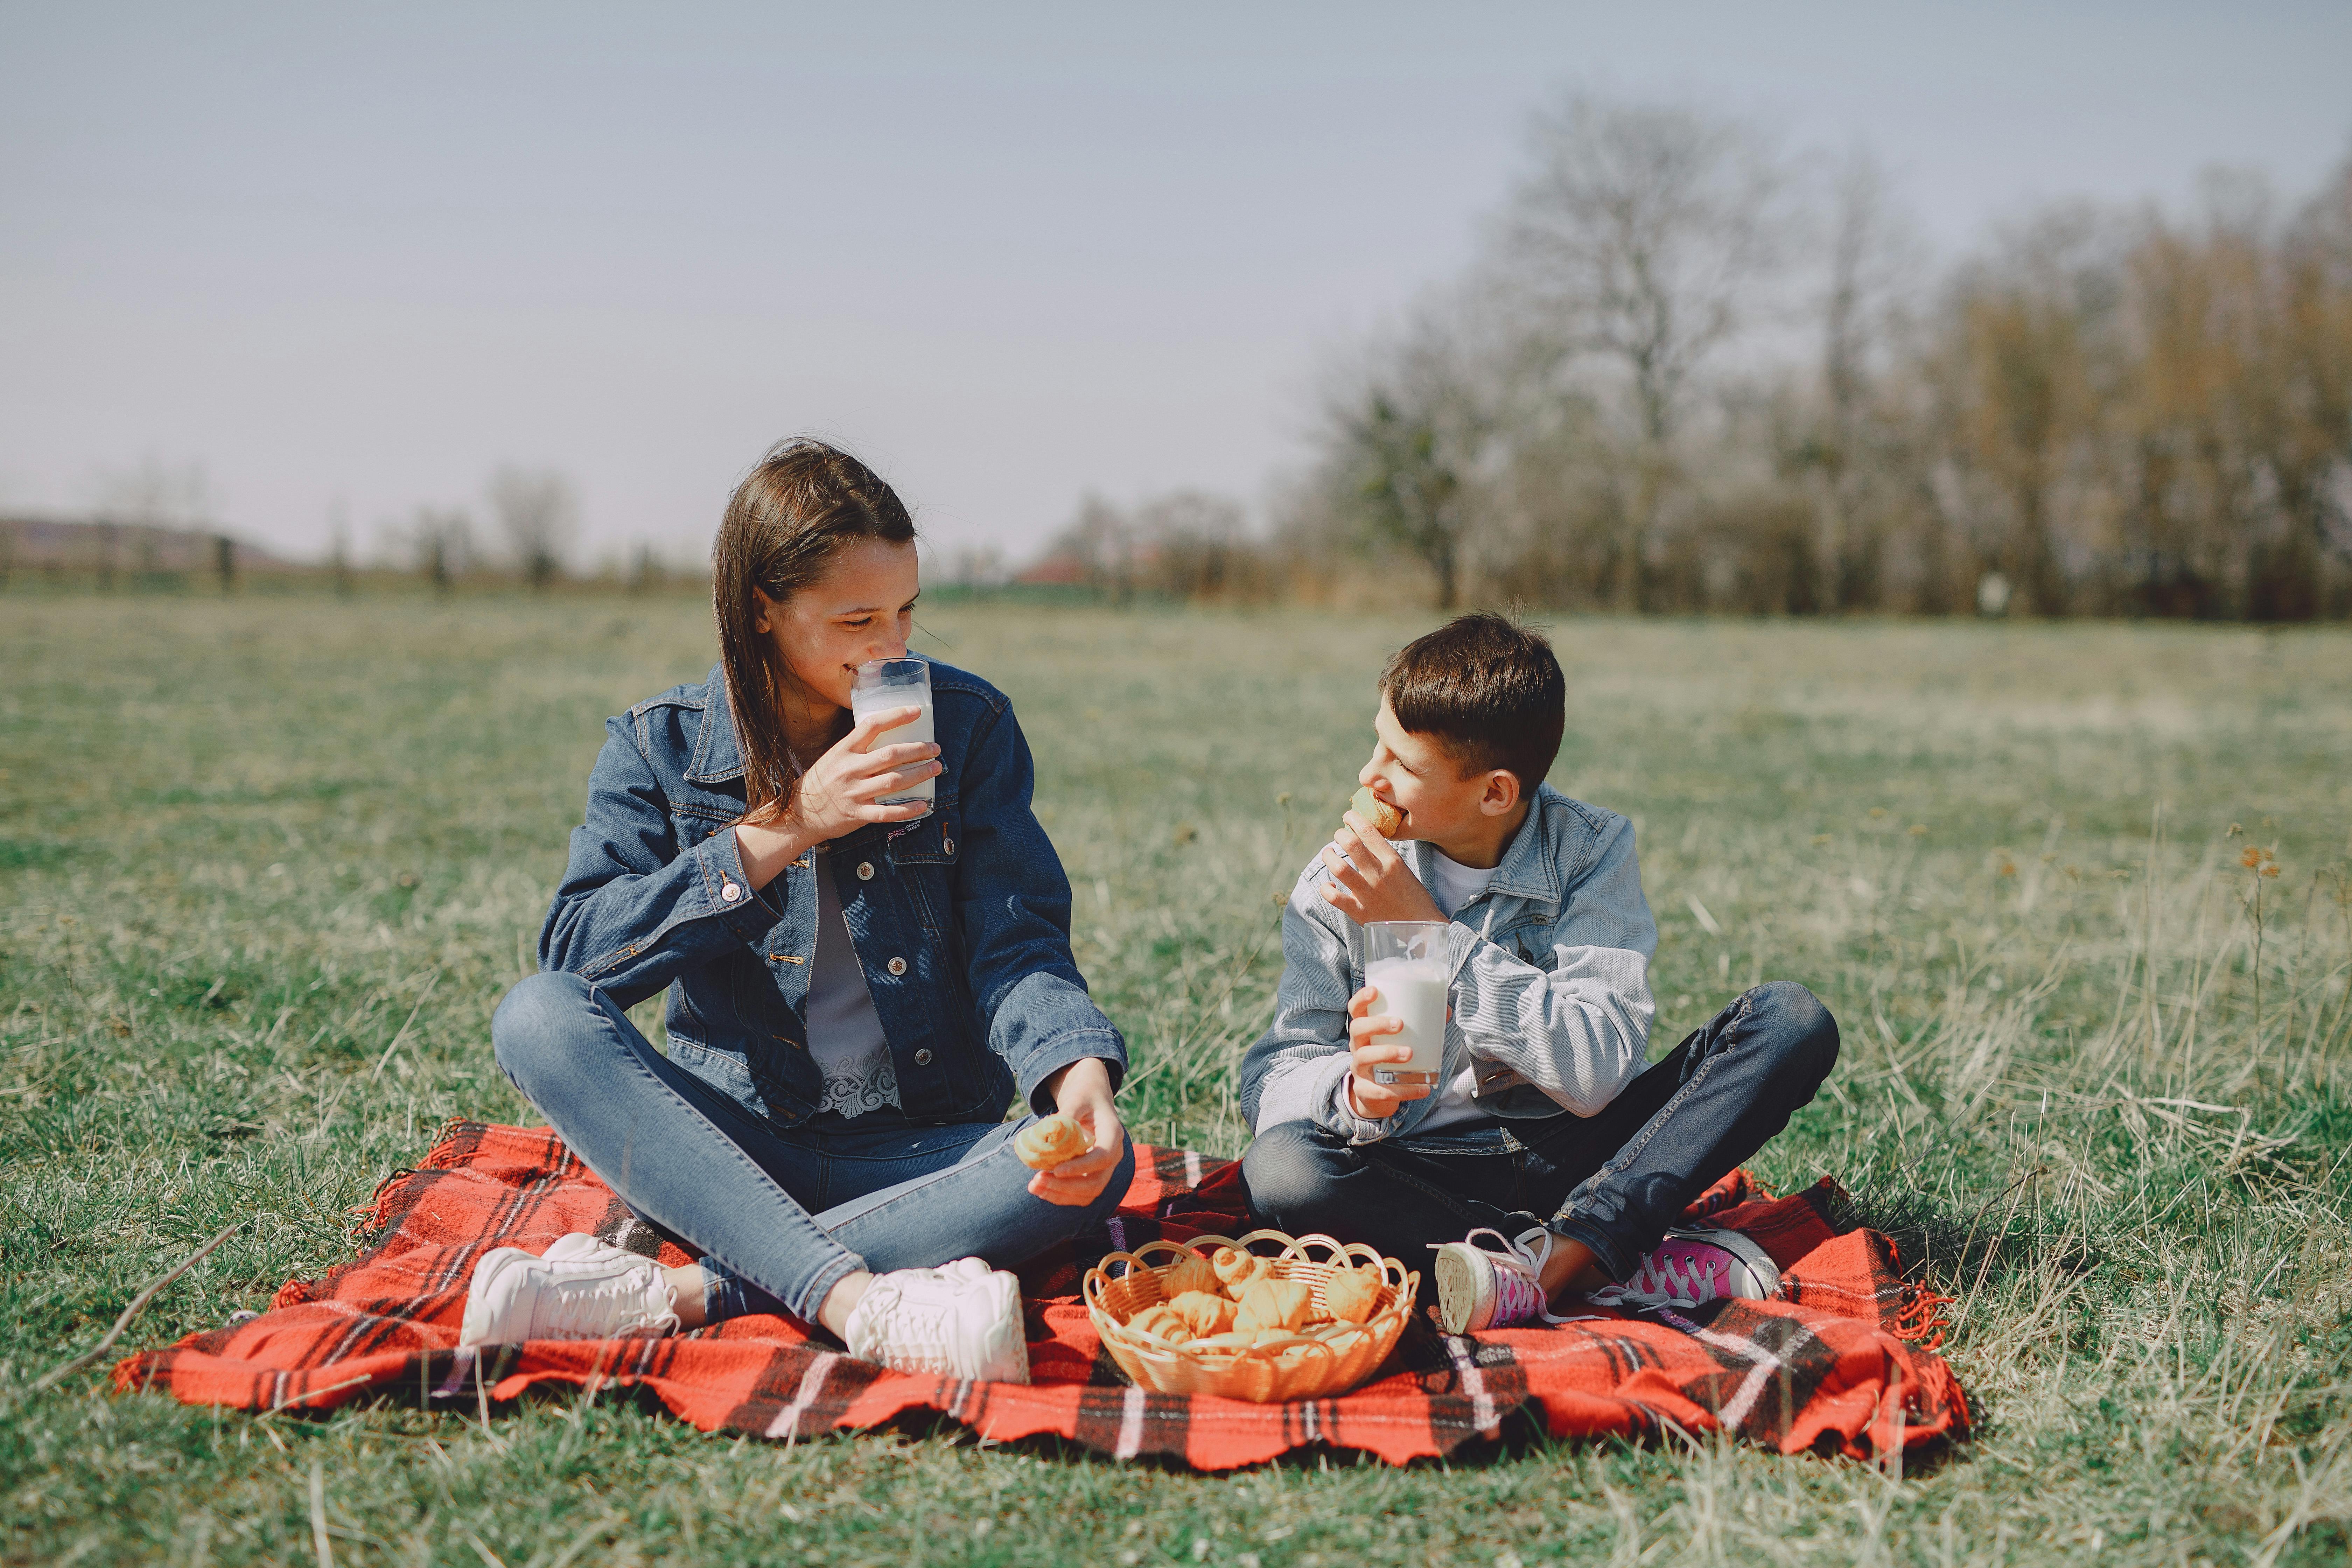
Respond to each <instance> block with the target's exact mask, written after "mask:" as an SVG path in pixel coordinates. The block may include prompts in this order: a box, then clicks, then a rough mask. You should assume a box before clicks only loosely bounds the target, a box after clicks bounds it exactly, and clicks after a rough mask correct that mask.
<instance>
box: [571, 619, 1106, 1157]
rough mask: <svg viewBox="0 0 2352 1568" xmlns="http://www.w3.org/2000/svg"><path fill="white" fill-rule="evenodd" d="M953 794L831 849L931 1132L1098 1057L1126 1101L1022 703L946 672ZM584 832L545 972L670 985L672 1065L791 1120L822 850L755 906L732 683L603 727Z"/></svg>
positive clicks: (901, 1088) (652, 988)
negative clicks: (741, 848)
mask: <svg viewBox="0 0 2352 1568" xmlns="http://www.w3.org/2000/svg"><path fill="white" fill-rule="evenodd" d="M931 692H932V707H933V723H934V726H935V730H936V734H937V738H938V741H939V743H940V762H941V763H944V764H945V766H946V770H947V771H946V772H945V773H941V774H940V779H939V784H938V798H937V801H936V804H935V805H934V806H933V808H932V811H931V814H930V815H929V816H926V817H923V818H922V819H920V820H919V821H917V822H913V823H903V824H876V825H873V826H866V827H864V828H860V829H859V830H858V831H856V832H855V833H852V834H849V835H847V836H845V837H841V838H837V839H835V840H834V841H833V842H832V843H831V844H829V845H828V846H826V853H825V854H824V857H822V858H821V860H819V861H818V863H819V864H824V865H829V866H830V867H831V868H832V871H833V874H834V879H835V889H836V891H838V892H839V894H840V896H841V908H842V911H843V913H844V914H845V916H846V917H847V921H848V925H849V935H850V942H851V943H852V945H853V946H854V947H855V948H856V952H857V960H858V963H859V964H860V965H861V966H862V967H863V968H864V969H865V971H866V985H867V988H868V989H869V990H870V991H871V992H872V994H873V996H874V1009H875V1011H876V1012H877V1014H879V1015H880V1016H881V1019H882V1032H883V1034H884V1035H885V1036H886V1037H888V1039H889V1042H890V1056H891V1059H892V1061H893V1064H894V1065H895V1066H896V1068H897V1069H898V1097H899V1102H900V1104H901V1106H902V1107H903V1109H904V1110H905V1111H906V1113H907V1115H908V1117H909V1118H911V1119H912V1120H915V1121H992V1120H995V1119H996V1118H998V1117H1001V1116H1003V1114H1004V1110H1005V1107H1006V1105H1007V1103H1008V1102H1010V1101H1011V1100H1012V1099H1013V1094H1014V1092H1015V1091H1016V1089H1017V1090H1018V1092H1019V1094H1020V1096H1021V1099H1022V1100H1023V1101H1024V1103H1026V1104H1027V1105H1029V1106H1030V1107H1032V1108H1033V1109H1034V1110H1038V1111H1040V1112H1050V1111H1052V1110H1053V1109H1054V1107H1053V1104H1052V1101H1051V1099H1050V1097H1048V1096H1046V1095H1045V1093H1044V1083H1045V1079H1047V1078H1048V1077H1050V1076H1051V1075H1052V1074H1053V1073H1054V1072H1055V1071H1056V1070H1058V1069H1060V1068H1065V1067H1067V1066H1068V1065H1069V1064H1070V1063H1072V1062H1074V1061H1077V1060H1080V1059H1081V1058H1087V1057H1100V1058H1103V1059H1104V1060H1105V1061H1106V1062H1108V1064H1109V1067H1110V1074H1111V1082H1112V1085H1113V1087H1116V1086H1117V1085H1118V1080H1119V1079H1120V1078H1121V1076H1122V1075H1123V1074H1124V1072H1125V1070H1126V1067H1127V1048H1126V1046H1125V1043H1124V1042H1123V1041H1121V1039H1120V1038H1119V1034H1118V1030H1117V1029H1115V1028H1113V1027H1112V1026H1111V1024H1110V1020H1109V1019H1108V1018H1106V1017H1104V1016H1103V1015H1102V1012H1101V1010H1100V1009H1098V1008H1097V1007H1096V1005H1094V1002H1093V1001H1092V999H1090V998H1089V997H1088V996H1087V984H1086V981H1085V980H1084V979H1083V978H1082V977H1081V976H1080V975H1079V973H1078V967H1077V964H1076V961H1075V960H1073V959H1072V957H1071V955H1070V884H1069V879H1068V878H1067V877H1066V876H1065V875H1064V874H1063V872H1062V862H1061V858H1060V857H1058V856H1057V855H1055V852H1054V846H1053V843H1052V841H1051V840H1049V839H1048V838H1047V837H1045V829H1044V828H1043V827H1041V826H1038V823H1037V818H1036V816H1035V815H1034V813H1032V812H1031V810H1030V808H1029V796H1030V791H1031V787H1032V784H1034V768H1033V766H1032V764H1031V762H1030V758H1029V743H1028V742H1027V741H1026V740H1024V738H1023V737H1022V734H1021V726H1020V724H1019V723H1018V722H1017V721H1015V720H1014V719H1013V705H1012V703H1011V702H1009V701H1008V700H1006V699H1005V697H1004V694H1003V692H1001V691H998V690H997V689H995V688H994V687H992V686H991V685H989V684H988V683H987V682H986V681H984V680H982V679H979V678H978V677H976V676H971V675H968V674H966V673H964V672H963V671H962V670H960V669H954V668H950V667H948V666H947V665H944V664H937V663H934V664H933V665H932V666H931ZM604 728H605V731H606V733H605V741H604V751H603V752H600V753H599V754H598V756H597V758H596V766H595V770H594V771H593V773H590V774H589V776H588V814H587V816H588V819H587V823H586V825H585V826H581V827H575V828H573V829H572V859H571V864H570V865H568V866H567V867H565V868H564V873H563V884H562V887H560V888H558V889H556V892H555V901H554V904H553V905H552V907H551V908H550V909H549V910H548V911H547V924H546V926H545V928H544V929H543V930H542V931H541V932H540V938H539V962H540V965H541V967H542V968H545V969H556V970H565V971H569V972H570V973H574V974H577V975H579V976H580V977H581V978H582V979H583V980H586V981H588V982H590V983H591V984H594V985H595V986H596V987H597V988H598V989H599V990H602V991H604V993H605V994H608V995H610V996H612V997H613V999H614V1001H616V1002H618V1003H620V1004H621V1005H623V1006H624V1007H627V1006H632V1005H635V1004H636V1003H638V1002H641V1001H643V1000H644V999H645V998H646V997H648V996H651V995H652V994H654V993H656V991H659V990H661V989H662V988H663V987H664V986H667V987H668V988H669V1020H668V1022H669V1041H670V1043H669V1053H670V1058H671V1059H672V1060H674V1061H676V1062H677V1064H678V1065H679V1066H681V1067H684V1068H688V1070H690V1071H692V1072H694V1073H695V1074H696V1075H698V1077H700V1078H702V1079H705V1080H706V1081H708V1082H709V1083H711V1084H713V1085H715V1086H716V1087H717V1088H719V1089H721V1090H723V1091H724V1092H726V1093H727V1094H728V1095H730V1096H731V1097H733V1098H734V1099H736V1100H740V1101H741V1102H742V1103H743V1104H744V1105H745V1106H747V1107H749V1108H750V1109H751V1110H753V1111H755V1112H757V1113H759V1114H761V1115H764V1116H766V1117H768V1118H769V1119H770V1120H771V1121H775V1122H777V1123H780V1124H787V1125H788V1124H790V1123H793V1122H795V1121H801V1120H803V1118H805V1117H808V1116H810V1115H812V1114H814V1111H815V1110H816V1106H817V1104H818V1101H819V1099H820V1095H821V1090H822V1088H823V1085H822V1081H821V1077H820V1075H819V1073H818V1071H817V1068H816V1064H815V1062H814V1059H813V1058H811V1057H810V1055H809V1051H808V1028H807V1026H806V1025H805V1024H804V1023H803V1007H804V1005H805V1004H806V1002H807V998H808V984H809V966H810V964H811V963H812V962H813V961H814V958H815V955H816V908H817V904H816V884H815V882H814V879H813V878H814V870H813V868H812V864H811V862H812V860H813V859H816V858H814V857H811V856H803V857H802V858H800V859H798V860H795V861H793V862H792V864H791V865H790V866H789V867H787V868H785V869H784V871H783V872H782V873H781V874H780V875H779V876H778V877H777V878H776V879H775V880H773V881H772V882H770V883H769V884H768V885H767V887H765V888H763V889H761V890H760V891H759V892H757V893H754V892H752V891H751V889H750V887H749V886H748V884H746V883H745V882H744V880H743V864H742V861H741V859H740V857H739V856H738V854H737V852H736V847H735V835H734V834H733V833H731V832H730V831H729V827H730V825H731V824H732V823H733V822H734V821H735V819H736V818H737V817H739V816H741V815H742V814H743V806H744V797H743V757H742V752H741V751H740V749H739V747H738V746H737V744H736V739H735V726H734V723H733V721H731V719H730V717H729V714H728V709H727V683H726V679H725V678H724V676H723V674H722V673H721V671H720V670H719V669H717V668H714V669H712V670H711V672H710V674H709V677H708V678H706V679H704V680H703V682H702V683H701V684H700V685H698V686H677V687H673V688H671V689H669V690H667V691H665V692H663V693H662V694H661V695H660V696H658V697H656V698H653V699H652V700H648V701H645V702H640V703H638V704H637V705H636V706H635V707H634V708H632V709H630V710H629V711H628V712H627V713H626V714H625V715H623V716H621V717H618V718H614V719H611V720H607V721H605V726H604Z"/></svg>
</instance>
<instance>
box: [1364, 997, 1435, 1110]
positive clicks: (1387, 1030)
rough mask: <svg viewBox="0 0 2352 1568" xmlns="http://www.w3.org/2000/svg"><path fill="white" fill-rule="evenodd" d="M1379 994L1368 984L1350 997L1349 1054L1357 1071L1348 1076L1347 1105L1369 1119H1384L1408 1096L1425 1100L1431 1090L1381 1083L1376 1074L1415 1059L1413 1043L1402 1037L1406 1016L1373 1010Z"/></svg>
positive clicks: (1411, 1098) (1414, 1086)
mask: <svg viewBox="0 0 2352 1568" xmlns="http://www.w3.org/2000/svg"><path fill="white" fill-rule="evenodd" d="M1379 995H1380V992H1379V990H1378V989H1377V988H1376V987H1374V986H1370V985H1367V986H1365V987H1364V988H1363V989H1362V990H1360V991H1359V992H1357V993H1356V994H1354V995H1353V996H1350V997H1349V998H1348V1054H1349V1056H1351V1057H1353V1058H1355V1071H1354V1072H1353V1074H1352V1075H1350V1077H1349V1079H1348V1105H1349V1109H1350V1110H1353V1111H1355V1113H1356V1114H1357V1115H1359V1116H1360V1117H1362V1118H1364V1120H1366V1121H1387V1120H1388V1119H1389V1118H1390V1117H1391V1116H1394V1115H1395V1114H1396V1113H1397V1112H1398V1110H1401V1109H1402V1108H1403V1106H1404V1104H1405V1102H1406V1101H1407V1100H1426V1099H1428V1098H1429V1093H1430V1089H1429V1086H1428V1085H1427V1084H1415V1083H1382V1082H1381V1081H1380V1079H1378V1078H1376V1077H1375V1076H1374V1074H1375V1073H1377V1072H1380V1071H1381V1070H1388V1071H1393V1070H1395V1068H1396V1067H1397V1065H1398V1064H1399V1063H1401V1062H1409V1061H1411V1060H1412V1047H1411V1046H1409V1045H1407V1044H1405V1043H1404V1041H1403V1040H1402V1039H1401V1038H1399V1037H1400V1036H1402V1034H1403V1033H1404V1020H1403V1019H1402V1018H1400V1017H1398V1016H1396V1015H1395V1014H1393V1013H1381V1014H1375V1013H1374V1012H1373V1011H1372V1004H1373V1002H1374V1001H1375V1000H1376V999H1378V997H1379Z"/></svg>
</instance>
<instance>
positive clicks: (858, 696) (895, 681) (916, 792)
mask: <svg viewBox="0 0 2352 1568" xmlns="http://www.w3.org/2000/svg"><path fill="white" fill-rule="evenodd" d="M892 708H920V709H921V710H922V712H921V713H920V714H919V715H917V716H916V717H915V718H913V719H912V720H909V721H908V722H906V723H904V724H901V725H899V726H898V728H896V729H894V730H885V731H882V732H881V734H879V735H877V736H876V737H875V740H874V743H875V745H877V746H903V745H906V744H908V743H909V742H918V741H921V742H928V741H931V740H934V739H936V737H935V736H934V735H933V734H932V733H931V667H930V664H929V662H928V661H927V660H924V659H919V658H877V659H875V660H873V661H871V662H870V663H866V664H861V665H859V666H858V667H857V679H856V680H855V681H853V682H851V684H850V688H849V715H850V718H851V720H852V721H854V722H856V723H859V724H863V723H864V722H866V718H867V716H868V715H870V714H874V713H877V712H881V711H884V710H887V709H892ZM938 782H939V781H938V780H937V779H936V778H928V779H924V780H923V781H922V782H920V783H919V784H910V785H908V787H907V788H905V789H902V790H899V791H898V792H897V793H896V794H894V795H877V796H876V797H875V804H876V805H899V804H900V803H901V802H904V801H910V800H929V799H931V798H932V786H933V785H934V784H937V783H938Z"/></svg>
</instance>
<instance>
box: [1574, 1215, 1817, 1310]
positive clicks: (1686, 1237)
mask: <svg viewBox="0 0 2352 1568" xmlns="http://www.w3.org/2000/svg"><path fill="white" fill-rule="evenodd" d="M1779 1294H1780V1267H1779V1265H1777V1264H1775V1263H1774V1262H1773V1261H1772V1255H1771V1254H1770V1253H1769V1252H1767V1251H1765V1250H1764V1249H1763V1248H1762V1247H1759V1246H1757V1245H1756V1244H1755V1243H1754V1242H1752V1241H1750V1240H1748V1237H1744V1236H1742V1235H1740V1234H1739V1233H1738V1231H1736V1230H1716V1229H1713V1228H1711V1227H1703V1226H1692V1227H1690V1228H1688V1229H1677V1230H1670V1231H1668V1232H1666V1239H1665V1241H1664V1243H1663V1244H1661V1245H1660V1246H1659V1247H1658V1248H1657V1249H1656V1250H1655V1251H1654V1252H1651V1253H1649V1254H1647V1255H1646V1256H1644V1257H1643V1259H1642V1260H1641V1261H1640V1262H1639V1263H1637V1264H1635V1265H1634V1266H1633V1273H1631V1274H1629V1275H1627V1276H1626V1277H1625V1278H1624V1279H1622V1280H1620V1281H1618V1282H1617V1283H1616V1284H1614V1285H1607V1286H1603V1287H1602V1288H1601V1289H1598V1290H1595V1291H1593V1292H1592V1293H1591V1295H1589V1296H1587V1297H1586V1298H1585V1300H1588V1301H1591V1303H1592V1304H1593V1305H1594V1306H1596V1307H1704V1306H1706V1304H1707V1303H1708V1302H1709V1301H1719V1300H1725V1299H1726V1298H1737V1299H1739V1300H1748V1301H1760V1300H1765V1299H1766V1298H1767V1297H1771V1296H1777V1295H1779Z"/></svg>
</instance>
